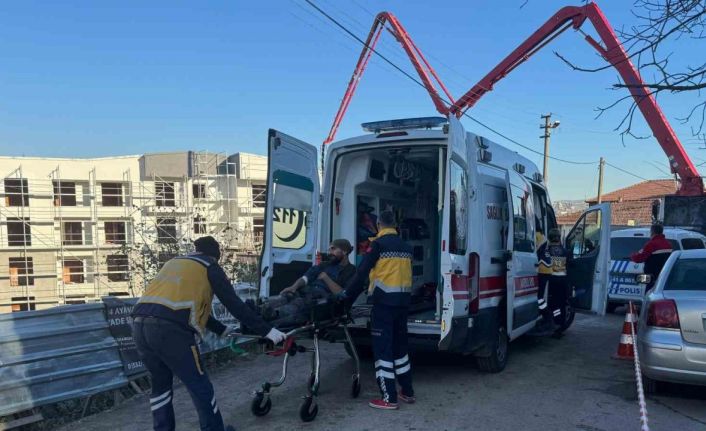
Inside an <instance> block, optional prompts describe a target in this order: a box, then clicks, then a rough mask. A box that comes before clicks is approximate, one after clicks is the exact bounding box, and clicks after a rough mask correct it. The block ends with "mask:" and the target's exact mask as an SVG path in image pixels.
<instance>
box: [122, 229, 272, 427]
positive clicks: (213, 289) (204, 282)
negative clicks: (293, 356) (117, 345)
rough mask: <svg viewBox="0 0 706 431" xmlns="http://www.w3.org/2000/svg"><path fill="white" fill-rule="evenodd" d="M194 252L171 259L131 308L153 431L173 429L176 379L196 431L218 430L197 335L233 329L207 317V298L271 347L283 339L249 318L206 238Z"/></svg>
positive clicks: (255, 318)
mask: <svg viewBox="0 0 706 431" xmlns="http://www.w3.org/2000/svg"><path fill="white" fill-rule="evenodd" d="M194 245H195V247H196V251H195V252H194V253H190V254H187V255H184V256H179V257H176V258H174V259H171V260H170V261H168V262H167V263H165V264H164V266H163V267H162V269H161V270H160V271H159V273H158V274H157V276H156V277H155V278H154V280H152V281H151V282H150V283H149V285H148V286H147V289H146V291H145V294H144V295H143V296H142V298H140V300H139V301H138V302H137V304H136V305H135V307H134V308H133V312H132V316H133V318H134V322H133V327H132V332H133V337H134V339H135V344H136V345H137V351H138V352H139V354H140V358H141V359H142V362H143V363H144V364H145V366H146V367H147V369H148V370H149V372H150V373H151V374H152V396H151V397H150V407H151V409H152V420H153V423H154V429H155V431H173V430H174V429H175V426H176V424H175V418H174V409H173V407H172V395H173V392H172V379H173V376H174V375H176V376H177V377H178V378H179V380H181V381H182V382H183V383H184V385H185V386H186V388H187V389H188V390H189V394H190V395H191V399H192V401H193V403H194V405H195V407H196V410H197V412H198V415H199V423H200V425H201V430H202V431H203V430H208V431H224V429H225V430H233V428H232V427H230V426H228V427H227V428H224V426H223V418H222V417H221V412H220V411H219V410H218V405H217V404H216V396H215V394H214V392H213V386H212V385H211V381H210V380H209V378H208V375H207V374H206V371H205V370H204V369H203V365H202V363H201V359H200V358H199V351H198V348H197V335H198V336H203V333H204V330H205V329H208V330H210V331H212V332H215V333H216V334H219V335H221V336H228V335H232V334H233V333H234V332H235V329H236V328H235V326H232V325H229V326H225V325H223V324H222V323H221V322H219V321H218V320H216V319H215V318H213V317H212V316H211V301H212V300H213V295H214V293H215V295H216V296H217V297H218V299H219V300H220V301H221V303H222V304H223V305H224V306H225V307H226V309H227V310H228V311H229V312H230V313H231V314H232V315H233V316H234V317H235V318H236V319H238V320H240V321H241V322H242V324H243V325H247V326H248V327H250V328H252V329H253V330H254V331H255V332H256V333H257V334H260V335H263V336H265V337H266V338H268V339H269V340H270V341H272V342H273V343H275V344H278V343H280V342H282V341H283V340H284V338H285V335H284V334H283V333H281V332H280V331H278V330H277V329H274V328H272V327H270V325H269V324H267V323H266V322H264V321H263V320H261V319H260V318H259V317H258V316H257V315H255V314H254V313H253V312H252V311H251V310H250V309H249V308H248V307H247V306H246V305H245V304H244V303H243V302H242V301H241V300H240V298H238V296H237V295H236V294H235V291H234V290H233V286H232V284H231V283H230V281H229V280H228V277H227V276H226V274H225V272H223V269H222V268H221V267H220V266H219V265H218V260H219V258H220V254H221V253H220V249H219V245H218V242H217V241H216V240H215V239H214V238H213V237H210V236H207V237H203V238H199V239H197V240H196V241H194Z"/></svg>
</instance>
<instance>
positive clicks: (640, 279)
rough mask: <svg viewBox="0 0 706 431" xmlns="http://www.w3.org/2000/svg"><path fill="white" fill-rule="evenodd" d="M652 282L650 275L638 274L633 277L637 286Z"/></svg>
mask: <svg viewBox="0 0 706 431" xmlns="http://www.w3.org/2000/svg"><path fill="white" fill-rule="evenodd" d="M651 281H652V276H651V275H650V274H638V275H636V276H635V282H636V283H637V284H650V282H651Z"/></svg>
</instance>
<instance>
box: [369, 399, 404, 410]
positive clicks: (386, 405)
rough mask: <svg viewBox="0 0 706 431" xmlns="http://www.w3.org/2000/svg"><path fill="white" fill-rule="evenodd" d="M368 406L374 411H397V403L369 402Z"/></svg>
mask: <svg viewBox="0 0 706 431" xmlns="http://www.w3.org/2000/svg"><path fill="white" fill-rule="evenodd" d="M368 405H369V406H370V407H372V408H374V409H380V410H397V408H398V407H397V403H388V402H387V401H385V400H370V402H369V403H368Z"/></svg>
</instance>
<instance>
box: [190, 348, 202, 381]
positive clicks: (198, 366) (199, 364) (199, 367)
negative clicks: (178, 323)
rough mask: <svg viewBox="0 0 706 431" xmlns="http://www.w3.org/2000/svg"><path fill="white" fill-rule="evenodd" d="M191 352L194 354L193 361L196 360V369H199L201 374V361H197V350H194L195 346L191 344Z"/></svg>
mask: <svg viewBox="0 0 706 431" xmlns="http://www.w3.org/2000/svg"><path fill="white" fill-rule="evenodd" d="M191 353H193V355H194V362H196V369H197V370H199V374H200V375H202V376H203V370H202V369H201V362H200V361H199V352H198V350H196V346H191Z"/></svg>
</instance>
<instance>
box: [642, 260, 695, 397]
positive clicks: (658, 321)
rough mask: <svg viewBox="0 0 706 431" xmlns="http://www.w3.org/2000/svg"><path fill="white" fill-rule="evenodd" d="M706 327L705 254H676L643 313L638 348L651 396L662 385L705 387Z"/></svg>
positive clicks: (648, 296)
mask: <svg viewBox="0 0 706 431" xmlns="http://www.w3.org/2000/svg"><path fill="white" fill-rule="evenodd" d="M643 277H647V276H643ZM645 281H646V280H645ZM705 324H706V250H683V251H682V250H680V251H675V252H674V253H672V255H671V256H670V257H669V260H668V261H667V263H666V264H665V266H664V269H663V270H662V273H661V274H660V276H659V277H658V279H657V282H656V284H655V286H654V287H653V288H652V289H651V290H650V291H649V292H648V293H647V296H646V297H645V298H644V302H643V306H642V309H641V310H640V318H639V323H638V330H637V340H638V342H637V346H638V352H639V355H640V365H641V367H642V375H643V383H644V387H645V390H646V391H647V392H654V391H655V390H656V385H657V382H658V381H666V382H673V383H686V384H692V385H706V330H704V325H705Z"/></svg>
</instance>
